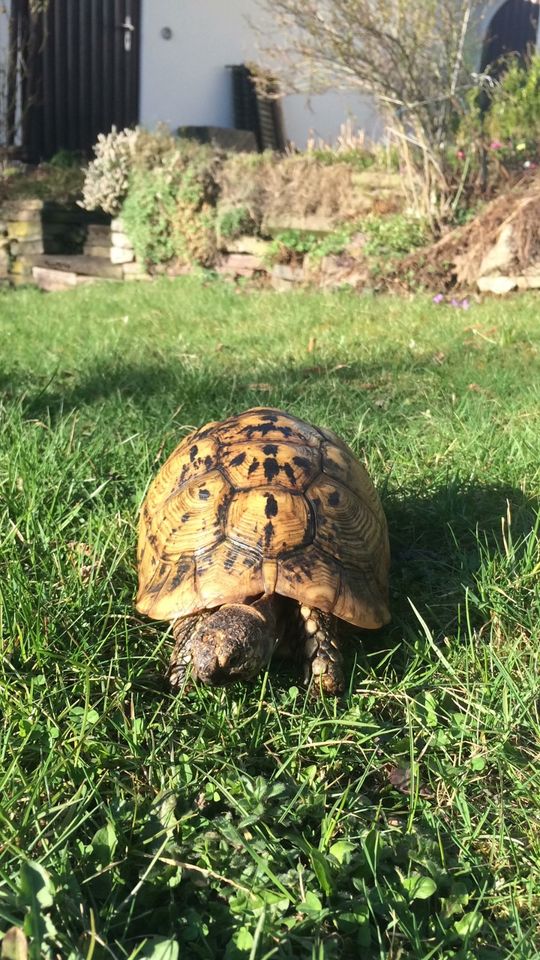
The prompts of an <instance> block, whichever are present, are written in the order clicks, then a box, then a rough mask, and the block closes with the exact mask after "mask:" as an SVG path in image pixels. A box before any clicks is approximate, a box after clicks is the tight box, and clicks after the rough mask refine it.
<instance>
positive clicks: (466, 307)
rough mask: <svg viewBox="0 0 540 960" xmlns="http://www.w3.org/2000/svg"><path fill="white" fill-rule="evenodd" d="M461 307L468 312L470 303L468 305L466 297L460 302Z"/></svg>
mask: <svg viewBox="0 0 540 960" xmlns="http://www.w3.org/2000/svg"><path fill="white" fill-rule="evenodd" d="M461 307H462V309H463V310H468V309H469V307H470V303H469V301H468V300H467V297H465V299H464V300H462V301H461Z"/></svg>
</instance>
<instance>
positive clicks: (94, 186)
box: [82, 128, 138, 215]
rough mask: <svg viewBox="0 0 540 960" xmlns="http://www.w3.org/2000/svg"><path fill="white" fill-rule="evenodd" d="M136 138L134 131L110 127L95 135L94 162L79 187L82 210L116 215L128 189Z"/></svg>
mask: <svg viewBox="0 0 540 960" xmlns="http://www.w3.org/2000/svg"><path fill="white" fill-rule="evenodd" d="M137 135H138V132H137V130H120V131H117V130H115V129H114V128H113V130H112V131H111V133H108V134H104V133H100V134H98V139H97V143H96V145H95V147H94V153H95V160H92V162H91V163H90V164H89V165H88V169H87V171H86V176H85V179H84V184H83V191H82V192H83V199H82V206H83V207H84V208H85V209H86V210H96V209H98V208H101V209H102V210H104V211H105V213H111V214H113V215H115V214H117V213H118V211H119V210H120V205H121V202H122V200H123V199H124V197H125V195H126V193H127V189H128V184H129V174H130V171H131V166H132V156H133V148H134V146H135V142H136V140H137Z"/></svg>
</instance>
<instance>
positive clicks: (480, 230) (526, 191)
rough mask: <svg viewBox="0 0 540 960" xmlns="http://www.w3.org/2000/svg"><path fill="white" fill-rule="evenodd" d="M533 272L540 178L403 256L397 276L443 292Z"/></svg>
mask: <svg viewBox="0 0 540 960" xmlns="http://www.w3.org/2000/svg"><path fill="white" fill-rule="evenodd" d="M535 270H536V271H537V272H539V273H540V176H539V175H536V176H535V177H534V178H533V179H527V180H525V181H522V182H521V183H520V184H519V185H518V186H516V187H514V188H513V189H512V190H510V191H509V192H508V193H505V194H502V195H501V196H499V197H497V198H496V199H495V200H492V201H491V202H490V203H488V204H486V206H485V207H484V208H483V209H482V210H481V212H480V213H479V214H478V216H477V217H475V219H474V220H471V222H470V223H468V224H466V225H465V226H463V227H458V228H457V229H455V230H452V231H450V233H447V234H446V235H445V236H443V237H441V239H440V240H438V241H437V242H436V243H434V244H432V245H431V246H429V247H423V248H422V249H421V250H415V252H414V253H412V254H410V255H409V256H407V257H405V258H404V259H403V260H402V261H401V262H400V264H399V269H398V275H399V277H401V278H402V279H403V280H404V281H405V282H407V279H408V278H410V280H411V281H412V282H414V283H415V284H418V283H420V284H421V285H423V286H426V287H429V288H432V289H434V288H437V290H444V289H450V288H453V287H461V288H470V287H476V285H477V283H478V280H479V279H480V278H482V277H487V276H491V277H498V276H515V277H518V276H521V275H523V274H527V273H528V272H530V271H535Z"/></svg>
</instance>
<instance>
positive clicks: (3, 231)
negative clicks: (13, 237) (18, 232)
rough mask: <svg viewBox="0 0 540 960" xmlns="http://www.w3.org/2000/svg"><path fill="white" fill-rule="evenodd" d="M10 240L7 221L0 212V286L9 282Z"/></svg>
mask: <svg viewBox="0 0 540 960" xmlns="http://www.w3.org/2000/svg"><path fill="white" fill-rule="evenodd" d="M9 249H10V242H9V237H8V233H7V223H6V221H5V220H4V219H2V215H1V213H0V286H2V285H4V284H7V283H8V282H9V264H10V255H9Z"/></svg>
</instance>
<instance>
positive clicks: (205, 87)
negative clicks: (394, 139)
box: [140, 0, 382, 147]
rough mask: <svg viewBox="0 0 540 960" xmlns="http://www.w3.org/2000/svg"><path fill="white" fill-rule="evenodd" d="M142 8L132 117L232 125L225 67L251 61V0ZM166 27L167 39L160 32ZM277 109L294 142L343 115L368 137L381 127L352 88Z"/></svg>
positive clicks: (154, 3) (151, 1) (179, 0)
mask: <svg viewBox="0 0 540 960" xmlns="http://www.w3.org/2000/svg"><path fill="white" fill-rule="evenodd" d="M142 11H143V12H142V44H141V87H140V122H141V123H142V124H143V125H144V126H148V127H154V126H155V125H156V124H157V123H159V122H165V123H167V124H168V125H169V126H170V127H171V128H173V129H174V128H175V127H178V126H187V125H190V124H195V125H199V124H204V125H212V126H214V125H215V126H224V127H230V126H232V125H233V114H232V93H231V78H230V74H229V71H228V70H226V66H227V64H238V63H244V62H246V61H249V60H254V59H256V37H255V34H254V32H253V30H252V28H251V27H250V24H249V22H248V17H249V16H251V17H252V18H254V17H255V15H256V13H257V6H256V4H255V3H254V0H226V2H224V0H142ZM167 27H168V28H169V29H170V30H171V32H172V36H171V39H170V40H166V39H163V37H162V36H161V31H162V29H163V28H167ZM283 114H284V121H285V134H286V136H287V138H288V139H289V140H292V141H293V142H294V143H295V144H296V145H297V146H299V147H302V146H304V145H305V143H306V139H307V137H308V136H309V135H310V133H311V132H313V133H314V134H315V135H316V136H318V137H322V138H323V139H325V140H333V139H335V137H336V135H337V134H338V133H339V129H340V125H341V123H342V122H343V121H344V120H346V119H347V117H349V116H350V117H353V118H354V119H355V122H356V125H357V126H358V127H360V128H362V129H364V130H366V133H367V134H368V135H369V136H377V135H379V136H380V135H381V133H382V127H381V123H380V120H379V119H378V118H377V115H376V113H375V111H374V110H373V109H372V108H371V107H370V105H369V99H368V98H366V97H361V96H359V95H358V94H352V93H349V94H339V93H331V94H325V95H323V96H316V97H312V98H311V99H310V100H308V99H307V98H306V97H303V96H294V97H288V98H287V99H286V100H285V101H284V103H283Z"/></svg>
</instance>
